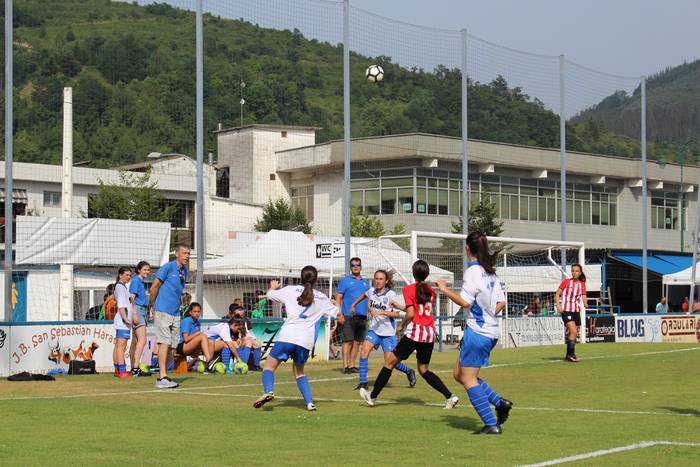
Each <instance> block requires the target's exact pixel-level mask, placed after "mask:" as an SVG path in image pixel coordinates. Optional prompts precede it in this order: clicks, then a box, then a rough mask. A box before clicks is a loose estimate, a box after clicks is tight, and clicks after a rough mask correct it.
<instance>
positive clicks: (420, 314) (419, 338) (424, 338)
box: [403, 283, 435, 342]
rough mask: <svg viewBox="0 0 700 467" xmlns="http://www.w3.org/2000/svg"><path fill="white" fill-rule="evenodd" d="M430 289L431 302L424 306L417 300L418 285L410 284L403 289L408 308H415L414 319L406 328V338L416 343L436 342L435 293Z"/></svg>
mask: <svg viewBox="0 0 700 467" xmlns="http://www.w3.org/2000/svg"><path fill="white" fill-rule="evenodd" d="M428 287H429V288H430V295H431V298H430V301H429V302H428V303H424V304H422V305H419V304H418V301H417V300H416V284H415V283H414V284H410V285H407V286H406V287H404V288H403V299H404V303H405V304H406V307H408V306H412V307H413V319H412V320H411V322H410V323H408V325H407V326H406V333H405V335H406V337H408V338H409V339H411V340H412V341H415V342H434V341H435V316H434V315H433V308H434V307H435V291H434V290H433V288H432V287H430V286H428Z"/></svg>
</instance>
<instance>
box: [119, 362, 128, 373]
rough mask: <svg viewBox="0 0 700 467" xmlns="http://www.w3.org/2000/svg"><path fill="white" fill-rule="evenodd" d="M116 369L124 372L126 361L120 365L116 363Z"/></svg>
mask: <svg viewBox="0 0 700 467" xmlns="http://www.w3.org/2000/svg"><path fill="white" fill-rule="evenodd" d="M117 370H119V371H120V372H122V373H124V372H125V371H126V363H122V364H120V365H117Z"/></svg>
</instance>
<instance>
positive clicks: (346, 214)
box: [343, 0, 352, 274]
mask: <svg viewBox="0 0 700 467" xmlns="http://www.w3.org/2000/svg"><path fill="white" fill-rule="evenodd" d="M343 223H344V229H343V230H344V235H345V257H346V259H349V258H350V256H352V253H351V251H350V0H343ZM345 274H350V262H349V261H345Z"/></svg>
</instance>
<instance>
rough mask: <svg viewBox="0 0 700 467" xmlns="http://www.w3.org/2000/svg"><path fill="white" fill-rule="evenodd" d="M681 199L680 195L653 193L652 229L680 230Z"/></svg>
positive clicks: (661, 192)
mask: <svg viewBox="0 0 700 467" xmlns="http://www.w3.org/2000/svg"><path fill="white" fill-rule="evenodd" d="M679 213H680V197H679V196H678V193H670V192H663V191H652V192H651V228H652V229H664V230H679V229H680V217H679Z"/></svg>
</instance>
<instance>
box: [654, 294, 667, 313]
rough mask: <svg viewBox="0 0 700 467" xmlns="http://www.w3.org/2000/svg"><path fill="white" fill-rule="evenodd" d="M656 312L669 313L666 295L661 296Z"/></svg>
mask: <svg viewBox="0 0 700 467" xmlns="http://www.w3.org/2000/svg"><path fill="white" fill-rule="evenodd" d="M656 312H657V313H659V314H662V313H668V305H667V304H666V297H661V300H659V303H657V304H656Z"/></svg>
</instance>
